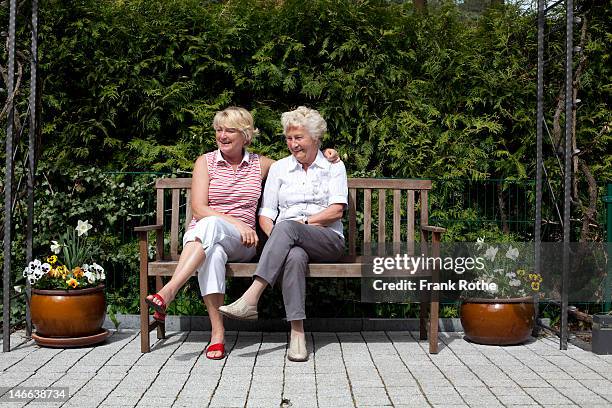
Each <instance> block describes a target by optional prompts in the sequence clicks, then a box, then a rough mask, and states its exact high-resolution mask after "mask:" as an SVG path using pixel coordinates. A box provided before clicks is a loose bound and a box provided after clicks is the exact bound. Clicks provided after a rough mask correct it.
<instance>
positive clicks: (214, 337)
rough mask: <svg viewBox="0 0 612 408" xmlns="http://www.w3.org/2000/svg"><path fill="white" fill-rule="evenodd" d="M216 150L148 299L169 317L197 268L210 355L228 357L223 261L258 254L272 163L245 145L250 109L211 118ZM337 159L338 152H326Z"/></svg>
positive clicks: (203, 165)
mask: <svg viewBox="0 0 612 408" xmlns="http://www.w3.org/2000/svg"><path fill="white" fill-rule="evenodd" d="M213 128H214V129H215V138H216V142H217V150H215V151H212V152H209V153H206V154H203V155H201V156H200V157H199V158H198V159H197V160H196V162H195V165H194V169H193V177H192V181H191V209H192V213H193V219H192V221H191V223H190V225H189V227H188V228H187V231H186V232H185V235H184V236H183V251H182V253H181V256H180V258H179V261H178V265H177V267H176V270H175V272H174V274H173V275H172V278H171V279H170V281H169V282H168V283H167V284H166V285H165V286H164V287H163V288H162V289H161V290H160V291H159V292H158V293H156V294H154V295H149V296H147V298H146V299H145V302H146V303H147V304H148V305H149V306H151V307H152V308H153V309H154V310H155V313H154V315H153V318H154V319H156V320H159V321H162V322H163V321H165V318H166V307H167V305H168V304H170V302H172V301H173V300H174V298H175V297H176V294H177V292H178V291H179V289H180V288H181V287H183V285H184V284H185V283H186V282H187V280H188V279H189V277H190V276H191V275H192V274H193V273H194V271H196V270H197V272H198V282H199V284H200V292H201V294H202V297H203V299H204V303H205V304H206V308H207V310H208V315H209V318H210V323H211V326H212V332H211V340H210V346H208V347H207V348H206V357H207V358H209V359H213V360H218V359H222V358H223V357H225V344H224V340H225V329H224V327H223V317H222V316H221V315H220V314H219V306H221V305H223V298H224V294H225V264H226V263H227V262H247V261H249V260H250V259H251V258H253V256H254V255H255V247H256V246H257V242H258V238H257V233H256V232H255V212H256V209H257V204H258V202H259V198H260V196H261V185H262V180H264V179H265V178H266V176H267V175H268V171H269V169H270V166H271V165H272V163H274V161H273V160H272V159H269V158H267V157H264V156H260V155H258V154H255V153H251V152H249V151H248V150H247V147H248V146H249V145H250V144H251V141H252V140H253V137H254V136H255V135H256V134H257V133H258V131H257V129H255V126H254V123H253V117H252V116H251V113H250V112H249V111H247V110H246V109H244V108H240V107H234V106H232V107H229V108H226V109H224V110H222V111H220V112H217V113H216V115H215V117H214V119H213ZM326 153H329V155H330V156H331V157H330V159H329V160H337V154H336V153H335V151H332V152H326Z"/></svg>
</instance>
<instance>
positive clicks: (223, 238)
mask: <svg viewBox="0 0 612 408" xmlns="http://www.w3.org/2000/svg"><path fill="white" fill-rule="evenodd" d="M196 240H199V241H200V242H201V244H202V248H204V252H205V253H206V259H205V260H204V262H203V263H202V265H200V266H199V267H198V282H199V284H200V292H201V293H202V296H206V295H210V294H212V293H225V264H226V263H227V262H228V261H229V262H247V261H249V260H251V258H253V256H255V248H254V247H251V248H247V247H246V246H244V245H242V242H241V240H240V233H239V232H238V230H237V229H236V227H234V226H233V225H232V224H230V223H229V222H227V221H225V220H224V219H223V218H221V217H214V216H212V217H205V218H202V219H201V220H199V221H198V222H197V223H196V225H195V227H193V228H192V229H190V230H188V231H187V232H185V235H184V236H183V247H185V245H186V244H187V243H188V242H193V241H196Z"/></svg>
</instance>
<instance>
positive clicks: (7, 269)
mask: <svg viewBox="0 0 612 408" xmlns="http://www.w3.org/2000/svg"><path fill="white" fill-rule="evenodd" d="M16 13H17V0H11V1H10V5H9V38H8V84H7V101H8V103H9V109H8V115H7V121H8V124H7V125H6V173H5V183H4V276H3V279H2V290H3V299H2V305H3V309H2V310H3V313H2V351H3V352H8V351H11V239H12V237H11V232H12V231H11V224H12V223H11V221H12V215H13V214H12V211H11V202H12V200H13V115H14V109H13V106H14V101H13V92H14V90H15V20H16Z"/></svg>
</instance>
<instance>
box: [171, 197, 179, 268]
mask: <svg viewBox="0 0 612 408" xmlns="http://www.w3.org/2000/svg"><path fill="white" fill-rule="evenodd" d="M180 194H181V190H179V189H178V188H175V189H172V219H171V221H170V258H171V259H172V260H174V261H176V260H178V258H179V254H178V236H179V199H180Z"/></svg>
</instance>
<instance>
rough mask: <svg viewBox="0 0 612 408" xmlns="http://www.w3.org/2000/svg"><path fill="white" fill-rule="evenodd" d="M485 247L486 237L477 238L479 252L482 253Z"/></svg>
mask: <svg viewBox="0 0 612 408" xmlns="http://www.w3.org/2000/svg"><path fill="white" fill-rule="evenodd" d="M484 246H485V242H484V237H480V238H477V239H476V248H478V250H479V251H480V250H481V249H482V248H484Z"/></svg>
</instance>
